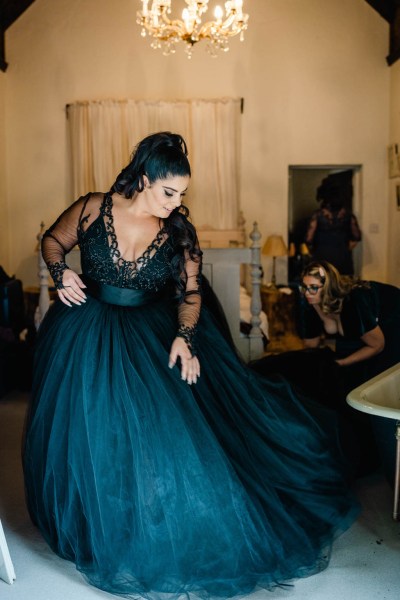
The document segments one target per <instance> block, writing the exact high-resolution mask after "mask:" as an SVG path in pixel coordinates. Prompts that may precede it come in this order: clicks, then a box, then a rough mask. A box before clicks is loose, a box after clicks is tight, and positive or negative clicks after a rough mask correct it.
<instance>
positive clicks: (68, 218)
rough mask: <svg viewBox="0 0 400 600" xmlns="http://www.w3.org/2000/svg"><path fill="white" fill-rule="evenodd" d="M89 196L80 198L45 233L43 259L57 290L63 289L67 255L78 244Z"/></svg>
mask: <svg viewBox="0 0 400 600" xmlns="http://www.w3.org/2000/svg"><path fill="white" fill-rule="evenodd" d="M88 199H89V196H84V197H82V198H79V200H77V201H76V202H74V204H72V205H71V206H70V207H69V208H67V210H65V211H64V212H63V213H62V215H60V216H59V217H58V219H57V221H56V222H55V223H53V225H52V226H51V227H50V228H49V229H48V230H47V231H46V232H45V233H44V235H43V239H42V254H43V259H44V261H45V263H46V265H47V268H48V269H49V272H50V275H51V277H52V279H53V281H54V285H55V286H56V288H57V289H60V288H62V287H63V284H62V278H63V274H64V271H65V270H66V269H68V268H69V267H68V265H67V264H66V262H65V255H66V254H67V253H68V252H70V250H72V248H73V247H74V246H76V244H77V242H78V227H79V224H80V222H81V220H82V216H83V212H84V210H85V207H86V204H87V201H88Z"/></svg>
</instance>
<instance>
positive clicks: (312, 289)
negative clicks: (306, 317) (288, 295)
mask: <svg viewBox="0 0 400 600" xmlns="http://www.w3.org/2000/svg"><path fill="white" fill-rule="evenodd" d="M323 287H324V286H323V285H304V283H301V284H300V285H299V290H300V292H301V293H302V294H305V293H306V292H308V293H309V294H311V296H315V295H316V294H318V290H320V289H321V288H323Z"/></svg>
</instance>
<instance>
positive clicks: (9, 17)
mask: <svg viewBox="0 0 400 600" xmlns="http://www.w3.org/2000/svg"><path fill="white" fill-rule="evenodd" d="M34 1H35V0H0V69H1V70H2V71H5V70H6V69H7V63H6V57H5V32H6V29H8V28H9V27H10V25H12V24H13V23H14V21H16V20H17V19H18V17H19V16H20V15H22V13H23V12H24V11H25V10H26V9H27V8H28V7H29V6H30V5H31V4H33V2H34Z"/></svg>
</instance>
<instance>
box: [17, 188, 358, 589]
mask: <svg viewBox="0 0 400 600" xmlns="http://www.w3.org/2000/svg"><path fill="white" fill-rule="evenodd" d="M105 198H107V196H106V197H105ZM78 202H79V201H78ZM105 204H106V201H104V202H103V203H102V206H101V208H100V212H99V214H98V216H97V217H95V218H94V220H92V222H91V224H90V226H89V227H87V228H86V229H84V228H83V227H82V224H83V223H84V222H85V219H84V214H83V212H82V213H80V218H79V220H78V221H79V222H78V226H77V229H76V230H77V234H76V235H77V238H78V241H79V244H80V249H81V255H82V270H83V274H84V277H85V281H86V283H87V285H88V288H87V301H86V303H84V304H82V305H81V306H73V307H72V308H69V307H67V306H65V305H64V304H62V303H61V302H60V301H56V302H55V303H54V304H53V305H52V306H51V308H50V310H49V311H48V313H47V315H46V317H45V319H44V321H43V323H42V325H41V327H40V331H39V334H38V339H37V347H36V358H35V368H34V384H33V390H32V401H31V406H30V410H29V414H28V418H27V426H26V434H25V444H24V453H23V464H24V474H25V484H26V494H27V503H28V507H29V511H30V514H31V517H32V519H33V521H34V523H35V524H36V525H37V526H38V528H39V529H40V531H41V532H42V535H43V536H44V538H45V539H46V541H47V542H48V544H49V545H50V546H51V548H52V549H53V550H54V552H56V553H57V554H58V555H59V556H61V557H64V558H66V559H69V560H71V561H74V562H75V563H76V566H77V569H79V571H81V572H82V573H83V574H84V576H85V577H86V578H87V580H88V581H89V582H90V583H91V584H93V585H94V586H97V587H99V588H101V589H103V590H106V591H108V592H111V593H114V594H120V595H123V596H125V597H129V598H139V597H145V598H161V597H164V594H168V597H169V596H171V597H178V596H180V595H182V594H187V593H190V592H192V593H193V594H195V595H198V596H200V597H214V596H215V597H221V598H227V597H231V596H235V595H243V594H247V593H250V592H251V591H252V590H253V589H255V588H258V587H263V588H267V589H271V588H273V587H274V586H276V585H280V584H283V583H284V582H288V581H290V580H293V579H294V578H298V577H305V576H308V575H311V574H314V573H316V572H318V571H320V570H321V569H323V568H325V567H326V566H327V564H328V562H329V556H330V549H331V545H332V542H333V540H334V539H335V537H336V536H337V535H338V534H340V533H341V532H343V531H344V530H345V529H346V528H348V527H349V526H350V525H351V524H352V523H353V521H354V519H355V518H356V516H357V514H358V511H359V507H358V504H357V502H356V500H355V499H354V497H353V495H352V493H351V492H350V490H349V487H348V484H347V482H346V478H345V475H344V472H345V465H344V463H343V455H342V452H341V449H340V447H339V445H338V443H337V426H336V423H335V418H334V415H333V413H331V412H330V411H329V410H327V409H325V408H323V407H321V406H318V405H317V404H314V403H312V402H309V401H307V400H306V399H305V398H302V397H299V396H298V395H296V393H295V392H294V391H293V389H292V387H291V386H290V384H289V383H288V382H287V381H285V379H283V378H275V379H273V380H272V379H271V380H269V379H268V378H265V377H263V376H260V375H258V374H257V373H255V372H253V371H251V370H250V369H249V368H248V367H247V366H246V365H244V363H243V361H241V359H240V358H239V357H238V356H237V354H236V353H235V352H234V351H233V350H232V347H231V345H230V343H229V340H227V339H226V337H225V336H224V335H223V333H222V331H221V329H220V327H219V324H218V321H217V320H216V319H215V317H214V316H213V314H212V312H210V311H209V310H208V308H207V307H206V306H203V307H202V310H201V316H200V319H199V322H198V326H197V333H196V348H197V355H198V357H199V361H200V364H201V377H200V379H199V380H198V382H197V384H195V385H191V386H190V385H188V384H187V383H186V382H185V381H183V380H182V379H181V376H180V369H179V366H175V367H174V368H173V369H170V368H168V357H169V352H170V348H171V344H172V342H173V340H174V338H175V336H176V331H177V311H178V307H177V301H176V300H175V298H174V294H172V293H171V292H169V291H168V290H170V284H171V267H170V264H171V259H172V257H173V256H174V255H175V253H176V249H175V247H174V244H173V243H172V241H171V239H170V238H167V239H166V240H165V241H164V242H163V243H162V244H159V245H156V247H154V244H153V246H152V251H151V252H149V253H148V255H147V260H145V261H144V262H143V264H142V266H141V268H140V270H138V271H137V272H136V274H135V276H134V277H132V278H129V277H126V273H125V276H124V277H125V283H124V285H116V284H115V283H116V277H117V275H116V266H115V262H114V261H113V260H112V257H111V254H112V253H111V252H110V245H109V241H110V228H111V230H112V213H111V208H110V207H109V208H110V210H108V212H107V211H106V210H105ZM72 211H73V209H72ZM92 214H93V211H92ZM67 217H68V215H67ZM65 219H66V218H64V219H63V218H61V221H60V220H59V221H58V222H57V223H56V224H55V229H52V232H53V235H54V236H55V238H57V236H58V234H57V231H61V229H62V227H63V224H64V221H65ZM112 235H114V234H112ZM112 235H111V238H112ZM112 239H114V238H112ZM115 240H116V238H115ZM71 243H72V241H71ZM63 251H65V246H64V247H63ZM118 264H119V274H120V273H121V269H122V268H123V267H124V265H123V264H122V262H121V261H119V263H118ZM52 266H53V267H54V264H53V265H52ZM53 271H54V269H53Z"/></svg>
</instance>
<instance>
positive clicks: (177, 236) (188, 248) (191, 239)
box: [110, 131, 201, 298]
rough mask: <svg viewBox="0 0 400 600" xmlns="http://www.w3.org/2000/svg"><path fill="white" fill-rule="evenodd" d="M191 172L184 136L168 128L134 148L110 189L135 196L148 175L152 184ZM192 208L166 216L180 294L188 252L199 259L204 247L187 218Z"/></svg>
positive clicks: (165, 223) (174, 270)
mask: <svg viewBox="0 0 400 600" xmlns="http://www.w3.org/2000/svg"><path fill="white" fill-rule="evenodd" d="M190 175H191V171H190V164H189V160H188V157H187V146H186V142H185V140H184V139H183V137H182V136H180V135H179V134H176V133H171V132H169V131H161V132H159V133H153V134H152V135H149V136H147V137H145V138H144V139H143V140H142V141H141V142H139V144H138V145H137V146H136V148H135V149H134V151H133V154H132V157H131V161H130V163H129V164H128V165H127V166H126V167H124V168H123V169H122V171H121V173H120V174H119V175H118V177H117V178H116V180H115V182H114V184H113V185H112V187H111V190H110V192H111V193H114V192H117V193H118V194H121V195H122V196H125V198H132V196H133V195H134V194H135V192H142V191H143V189H144V179H143V177H144V176H146V177H147V178H148V180H149V182H150V184H152V183H154V182H155V181H157V180H158V179H168V178H169V177H186V176H189V177H190ZM188 217H189V209H188V208H187V206H185V205H183V204H182V205H181V206H180V207H178V208H176V209H175V210H173V211H172V213H171V214H170V216H169V217H168V218H167V219H164V230H165V231H166V233H167V234H168V236H169V237H170V239H171V242H172V244H173V246H174V248H175V249H176V254H175V256H174V257H173V259H172V261H171V267H172V273H173V277H174V280H175V282H176V284H177V287H178V290H179V292H180V295H181V297H182V298H183V294H184V291H185V288H186V281H187V273H186V270H185V254H186V253H188V254H189V257H190V258H191V259H192V260H195V261H199V260H200V257H201V251H200V249H199V246H198V241H197V236H196V230H195V228H194V227H193V225H192V224H191V223H190V221H189V220H188Z"/></svg>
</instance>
